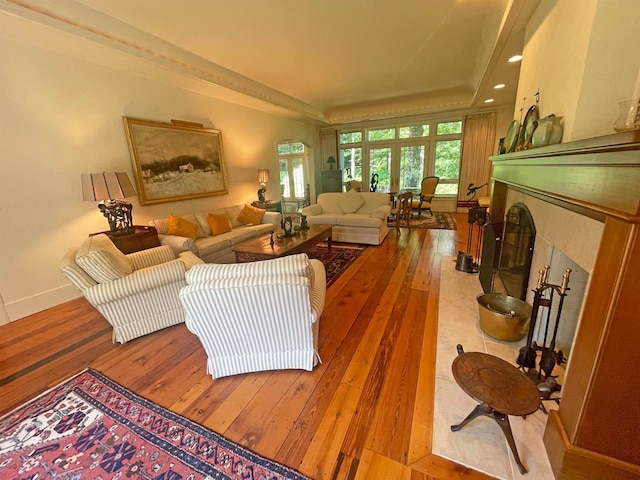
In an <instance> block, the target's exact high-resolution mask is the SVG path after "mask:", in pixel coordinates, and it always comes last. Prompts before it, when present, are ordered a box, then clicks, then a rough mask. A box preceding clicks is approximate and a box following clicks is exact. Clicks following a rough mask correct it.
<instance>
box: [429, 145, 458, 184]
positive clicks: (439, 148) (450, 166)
mask: <svg viewBox="0 0 640 480" xmlns="http://www.w3.org/2000/svg"><path fill="white" fill-rule="evenodd" d="M460 145H461V141H460V140H446V141H440V142H436V163H435V175H436V177H440V178H441V179H448V180H453V179H457V178H458V176H459V173H460Z"/></svg>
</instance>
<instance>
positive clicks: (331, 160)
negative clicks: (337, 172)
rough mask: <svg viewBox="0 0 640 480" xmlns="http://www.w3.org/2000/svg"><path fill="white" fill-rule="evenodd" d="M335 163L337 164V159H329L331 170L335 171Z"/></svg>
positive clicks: (328, 163)
mask: <svg viewBox="0 0 640 480" xmlns="http://www.w3.org/2000/svg"><path fill="white" fill-rule="evenodd" d="M335 163H336V159H335V158H333V157H329V158H328V159H327V165H329V170H333V166H334V165H335Z"/></svg>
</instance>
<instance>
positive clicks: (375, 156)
mask: <svg viewBox="0 0 640 480" xmlns="http://www.w3.org/2000/svg"><path fill="white" fill-rule="evenodd" d="M394 150H395V148H394V147H393V146H389V147H380V148H370V149H369V164H368V165H367V166H368V167H369V168H368V172H367V173H368V175H367V176H366V177H365V178H368V180H369V188H366V185H365V188H364V190H365V191H370V190H372V189H373V187H374V183H375V184H376V186H377V189H376V191H377V192H390V191H392V190H391V187H392V178H391V177H392V175H391V173H392V171H391V169H392V162H393V160H394V159H395V155H394Z"/></svg>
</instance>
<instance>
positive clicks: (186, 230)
mask: <svg viewBox="0 0 640 480" xmlns="http://www.w3.org/2000/svg"><path fill="white" fill-rule="evenodd" d="M169 235H178V236H180V237H187V238H190V239H192V240H195V239H196V237H197V236H198V225H196V224H195V223H191V222H188V221H187V220H185V219H184V218H182V217H179V216H177V215H174V214H173V213H172V214H171V215H169Z"/></svg>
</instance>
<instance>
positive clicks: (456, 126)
mask: <svg viewBox="0 0 640 480" xmlns="http://www.w3.org/2000/svg"><path fill="white" fill-rule="evenodd" d="M451 133H462V122H461V121H458V122H445V123H439V124H438V127H437V132H436V134H437V135H448V134H451Z"/></svg>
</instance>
